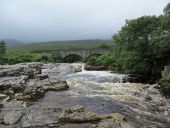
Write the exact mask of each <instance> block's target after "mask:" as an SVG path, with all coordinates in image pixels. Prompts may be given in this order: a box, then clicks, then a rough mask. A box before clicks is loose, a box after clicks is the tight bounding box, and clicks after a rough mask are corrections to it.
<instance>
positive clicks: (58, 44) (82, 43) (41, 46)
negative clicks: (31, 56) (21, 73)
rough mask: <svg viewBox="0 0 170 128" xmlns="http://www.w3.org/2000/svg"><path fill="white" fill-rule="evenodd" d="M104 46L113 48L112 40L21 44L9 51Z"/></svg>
mask: <svg viewBox="0 0 170 128" xmlns="http://www.w3.org/2000/svg"><path fill="white" fill-rule="evenodd" d="M102 45H108V46H113V42H112V40H69V41H48V42H35V43H29V44H20V45H15V46H13V47H10V48H9V50H18V51H48V50H49V51H50V50H57V49H89V48H98V47H100V46H102Z"/></svg>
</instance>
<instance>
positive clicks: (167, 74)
mask: <svg viewBox="0 0 170 128" xmlns="http://www.w3.org/2000/svg"><path fill="white" fill-rule="evenodd" d="M158 84H159V86H158V88H159V89H160V90H161V92H162V93H163V94H164V95H165V96H166V97H170V66H165V68H164V71H162V79H160V80H159V81H158Z"/></svg>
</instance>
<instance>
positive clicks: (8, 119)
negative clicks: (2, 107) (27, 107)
mask: <svg viewBox="0 0 170 128" xmlns="http://www.w3.org/2000/svg"><path fill="white" fill-rule="evenodd" d="M22 114H23V112H22V111H9V112H7V113H5V114H4V117H3V123H4V124H7V125H11V124H16V123H18V121H20V119H21V117H22Z"/></svg>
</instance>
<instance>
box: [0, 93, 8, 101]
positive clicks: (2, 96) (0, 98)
mask: <svg viewBox="0 0 170 128" xmlns="http://www.w3.org/2000/svg"><path fill="white" fill-rule="evenodd" d="M7 97H8V96H7V95H6V94H0V100H3V99H5V98H7Z"/></svg>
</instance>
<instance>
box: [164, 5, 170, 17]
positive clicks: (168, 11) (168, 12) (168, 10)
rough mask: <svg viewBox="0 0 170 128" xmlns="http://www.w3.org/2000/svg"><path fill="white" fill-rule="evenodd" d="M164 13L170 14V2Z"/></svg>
mask: <svg viewBox="0 0 170 128" xmlns="http://www.w3.org/2000/svg"><path fill="white" fill-rule="evenodd" d="M163 11H164V15H167V16H169V15H170V3H168V4H167V6H166V7H165V8H164V10H163Z"/></svg>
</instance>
